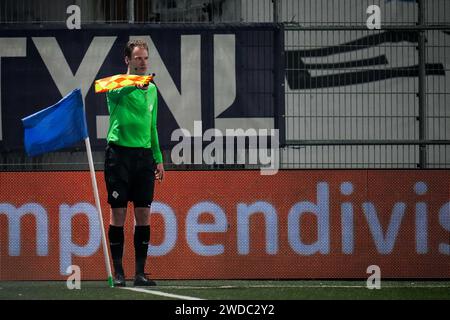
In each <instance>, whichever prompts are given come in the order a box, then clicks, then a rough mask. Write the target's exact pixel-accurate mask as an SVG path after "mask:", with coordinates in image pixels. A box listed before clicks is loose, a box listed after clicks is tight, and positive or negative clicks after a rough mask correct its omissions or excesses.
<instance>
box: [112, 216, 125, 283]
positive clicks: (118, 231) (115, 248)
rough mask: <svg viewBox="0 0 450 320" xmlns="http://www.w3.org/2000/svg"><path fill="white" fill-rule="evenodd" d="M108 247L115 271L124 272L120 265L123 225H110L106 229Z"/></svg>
mask: <svg viewBox="0 0 450 320" xmlns="http://www.w3.org/2000/svg"><path fill="white" fill-rule="evenodd" d="M108 237H109V247H110V249H111V256H112V260H113V266H114V271H115V273H116V274H117V273H120V274H124V271H123V266H122V256H123V243H124V237H123V227H117V226H113V225H110V226H109V230H108Z"/></svg>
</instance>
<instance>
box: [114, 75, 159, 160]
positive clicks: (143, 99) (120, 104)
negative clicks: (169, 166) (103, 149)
mask: <svg viewBox="0 0 450 320" xmlns="http://www.w3.org/2000/svg"><path fill="white" fill-rule="evenodd" d="M106 102H107V104H108V111H109V129H108V137H107V141H108V142H113V143H115V144H117V145H120V146H124V147H135V148H151V149H152V151H153V158H154V159H155V162H156V163H162V162H163V160H162V154H161V150H160V148H159V140H158V131H157V127H156V117H157V113H158V95H157V91H156V86H155V85H154V84H153V83H150V84H149V87H148V89H147V90H142V89H138V88H136V87H135V86H128V87H124V88H120V89H115V90H111V91H109V92H108V93H107V94H106Z"/></svg>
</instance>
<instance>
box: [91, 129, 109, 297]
mask: <svg viewBox="0 0 450 320" xmlns="http://www.w3.org/2000/svg"><path fill="white" fill-rule="evenodd" d="M84 142H85V143H86V153H87V156H88V162H89V171H90V172H91V180H92V188H93V189H94V198H95V206H96V207H97V213H98V219H99V221H100V229H101V233H102V246H103V253H104V256H105V264H106V272H107V273H108V284H109V286H110V287H111V288H114V283H113V277H112V272H111V264H110V260H109V251H108V245H107V243H106V233H105V226H104V225H103V215H102V209H101V207H100V197H99V195H98V187H97V180H96V179H95V170H94V161H93V160H92V151H91V142H90V141H89V137H87V138H86V139H84Z"/></svg>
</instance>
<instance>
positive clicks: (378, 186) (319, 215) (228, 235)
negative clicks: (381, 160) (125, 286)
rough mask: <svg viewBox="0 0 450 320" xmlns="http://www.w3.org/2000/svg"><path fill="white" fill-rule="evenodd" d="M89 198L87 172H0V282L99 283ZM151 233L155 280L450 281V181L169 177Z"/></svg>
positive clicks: (323, 174)
mask: <svg viewBox="0 0 450 320" xmlns="http://www.w3.org/2000/svg"><path fill="white" fill-rule="evenodd" d="M97 179H98V181H99V188H100V190H99V191H100V197H101V199H102V205H103V206H102V210H103V215H104V224H105V226H107V225H108V223H109V209H108V206H107V204H106V201H105V199H106V190H105V186H104V183H103V173H100V172H99V173H98V174H97ZM92 194H93V193H92V190H91V184H90V177H89V173H88V172H41V173H2V174H1V175H0V195H1V196H0V280H18V279H64V274H65V272H66V270H67V268H68V267H69V266H70V265H78V266H80V268H81V276H82V279H104V278H105V277H106V276H105V274H106V271H105V265H104V260H103V252H102V249H101V238H100V229H99V227H100V225H99V221H98V218H97V213H96V209H95V206H94V200H93V196H92ZM127 219H128V221H127V224H126V228H125V231H126V234H125V239H126V243H127V246H126V248H125V270H126V271H127V274H128V275H132V271H133V270H134V269H133V268H134V258H133V257H134V251H133V247H132V246H133V245H132V243H133V241H132V237H133V226H132V225H133V222H132V219H133V215H132V214H131V213H130V212H129V214H128V217H127ZM151 226H152V232H151V240H150V248H149V252H148V255H149V263H148V268H149V270H147V271H150V272H151V275H152V277H154V278H155V279H227V278H236V279H249V278H261V279H262V278H264V279H269V278H276V279H281V278H367V273H366V271H367V268H368V267H369V266H371V265H377V266H379V267H380V269H381V277H383V278H450V268H449V264H450V173H449V171H448V170H447V171H444V170H443V171H413V170H411V171H408V170H403V171H401V170H398V171H392V170H376V171H370V170H352V171H345V170H329V171H294V170H293V171H280V172H279V173H278V174H277V175H273V176H261V175H260V174H259V171H233V172H223V171H220V172H217V171H191V172H180V171H178V172H174V171H172V172H168V173H167V179H166V181H164V182H163V184H157V187H156V194H155V202H154V203H153V205H152V215H151Z"/></svg>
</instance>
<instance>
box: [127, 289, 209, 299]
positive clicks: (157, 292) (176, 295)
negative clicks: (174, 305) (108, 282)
mask: <svg viewBox="0 0 450 320" xmlns="http://www.w3.org/2000/svg"><path fill="white" fill-rule="evenodd" d="M120 289H124V290H131V291H136V292H142V293H149V294H154V295H156V296H162V297H167V298H174V299H182V300H204V299H200V298H196V297H189V296H181V295H178V294H172V293H167V292H162V291H155V290H147V289H142V288H120Z"/></svg>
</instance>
